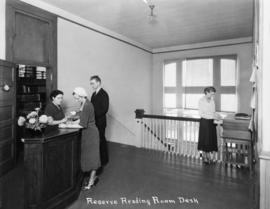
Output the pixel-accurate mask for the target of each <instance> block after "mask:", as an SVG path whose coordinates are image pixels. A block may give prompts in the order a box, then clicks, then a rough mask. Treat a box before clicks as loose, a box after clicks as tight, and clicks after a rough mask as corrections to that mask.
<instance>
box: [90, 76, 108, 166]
mask: <svg viewBox="0 0 270 209" xmlns="http://www.w3.org/2000/svg"><path fill="white" fill-rule="evenodd" d="M90 85H91V87H92V89H93V90H94V93H93V94H92V97H91V102H92V104H93V105H94V109H95V120H96V126H97V128H98V131H99V137H100V160H101V166H105V165H106V164H107V163H108V161H109V156H108V147H107V141H106V138H105V129H106V125H107V122H106V113H107V112H108V109H109V96H108V94H107V92H106V91H105V90H104V89H103V88H101V79H100V77H99V76H96V75H95V76H92V77H91V78H90Z"/></svg>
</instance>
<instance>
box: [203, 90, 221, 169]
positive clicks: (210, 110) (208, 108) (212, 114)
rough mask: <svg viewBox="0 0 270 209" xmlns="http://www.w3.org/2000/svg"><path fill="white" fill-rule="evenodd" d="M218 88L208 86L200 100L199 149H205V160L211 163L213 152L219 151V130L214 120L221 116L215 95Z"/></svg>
mask: <svg viewBox="0 0 270 209" xmlns="http://www.w3.org/2000/svg"><path fill="white" fill-rule="evenodd" d="M215 93H216V89H215V88H214V87H207V88H205V89H204V94H205V95H204V96H203V97H202V98H201V99H200V100H199V115H200V116H201V119H200V128H199V142H198V150H200V151H203V162H204V163H206V164H209V163H210V162H213V152H217V151H218V147H217V131H216V125H215V124H214V120H215V119H218V118H219V116H218V115H217V114H216V108H215V101H214V96H215Z"/></svg>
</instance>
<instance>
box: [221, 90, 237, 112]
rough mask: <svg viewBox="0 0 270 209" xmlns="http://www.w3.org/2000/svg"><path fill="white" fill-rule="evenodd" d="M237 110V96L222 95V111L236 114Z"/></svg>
mask: <svg viewBox="0 0 270 209" xmlns="http://www.w3.org/2000/svg"><path fill="white" fill-rule="evenodd" d="M236 109H237V101H236V95H235V94H221V110H222V111H224V112H234V111H235V110H236Z"/></svg>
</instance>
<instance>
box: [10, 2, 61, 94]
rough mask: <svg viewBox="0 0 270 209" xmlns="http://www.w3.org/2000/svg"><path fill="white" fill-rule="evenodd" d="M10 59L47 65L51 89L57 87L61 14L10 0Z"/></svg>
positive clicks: (17, 61) (48, 81)
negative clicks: (58, 28) (58, 18)
mask: <svg viewBox="0 0 270 209" xmlns="http://www.w3.org/2000/svg"><path fill="white" fill-rule="evenodd" d="M6 37H7V40H6V59H7V60H8V61H11V62H13V63H16V64H25V65H33V66H44V67H46V68H47V69H48V71H47V82H46V84H47V85H46V87H47V93H48V95H49V93H50V91H51V90H52V89H56V88H57V17H56V16H55V15H53V14H51V13H49V12H46V11H44V10H42V9H39V8H36V7H33V6H31V5H28V4H25V3H24V2H21V1H18V0H9V1H7V6H6Z"/></svg>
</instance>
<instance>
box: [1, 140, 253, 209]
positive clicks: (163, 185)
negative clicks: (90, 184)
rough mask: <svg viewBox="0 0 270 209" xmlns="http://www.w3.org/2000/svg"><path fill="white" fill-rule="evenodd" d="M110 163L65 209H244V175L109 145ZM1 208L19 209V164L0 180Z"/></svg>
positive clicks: (248, 185)
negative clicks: (97, 178)
mask: <svg viewBox="0 0 270 209" xmlns="http://www.w3.org/2000/svg"><path fill="white" fill-rule="evenodd" d="M109 145H110V146H109V148H110V149H109V150H110V163H109V164H108V165H107V167H105V169H104V172H103V173H102V175H101V176H100V181H99V182H98V184H97V185H96V187H94V188H93V189H92V190H90V191H86V192H85V191H83V192H81V194H80V196H79V199H78V200H77V201H76V202H74V203H73V204H72V205H71V206H70V207H68V209H87V208H92V209H95V208H97V209H102V208H104V209H105V208H109V209H111V208H112V209H113V208H122V209H129V208H130V209H132V208H134V209H135V208H136V209H145V208H149V209H152V208H153V209H154V208H159V209H163V208H164V209H170V208H172V209H174V208H183V209H186V208H187V209H189V208H200V209H212V208H213V209H228V208H231V209H242V208H243V209H250V208H252V205H253V197H254V193H253V191H254V179H253V178H252V177H251V175H249V171H248V170H246V169H235V168H224V167H222V166H220V165H218V164H217V165H208V166H205V165H203V164H202V163H201V162H200V161H198V160H190V159H188V158H184V157H179V156H174V155H170V154H164V153H161V152H158V151H149V150H145V149H138V148H135V147H130V146H124V145H120V144H116V143H110V144H109ZM0 184H1V185H2V189H1V193H2V197H1V199H2V208H4V209H22V208H23V174H22V164H19V165H18V166H17V168H16V169H14V170H13V171H11V172H10V173H9V174H8V175H6V176H5V177H4V178H2V179H1V180H0Z"/></svg>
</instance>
